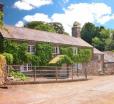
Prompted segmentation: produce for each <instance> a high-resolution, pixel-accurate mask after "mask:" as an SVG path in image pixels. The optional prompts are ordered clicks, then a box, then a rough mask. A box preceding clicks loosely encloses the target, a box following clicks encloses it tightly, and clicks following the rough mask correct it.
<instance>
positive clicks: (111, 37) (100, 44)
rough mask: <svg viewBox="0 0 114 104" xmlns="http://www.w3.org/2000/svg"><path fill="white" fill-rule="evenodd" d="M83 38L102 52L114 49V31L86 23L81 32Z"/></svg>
mask: <svg viewBox="0 0 114 104" xmlns="http://www.w3.org/2000/svg"><path fill="white" fill-rule="evenodd" d="M81 37H82V38H83V39H84V40H85V41H87V42H88V43H90V44H91V45H93V46H94V47H96V48H97V49H99V50H101V51H105V50H113V49H114V31H113V30H109V29H106V28H104V27H103V26H95V25H94V24H92V23H85V25H84V26H83V27H82V30H81Z"/></svg>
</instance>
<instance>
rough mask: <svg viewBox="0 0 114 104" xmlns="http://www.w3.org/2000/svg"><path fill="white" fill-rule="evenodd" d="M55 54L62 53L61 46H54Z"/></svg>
mask: <svg viewBox="0 0 114 104" xmlns="http://www.w3.org/2000/svg"><path fill="white" fill-rule="evenodd" d="M53 54H60V50H59V46H55V47H54V49H53Z"/></svg>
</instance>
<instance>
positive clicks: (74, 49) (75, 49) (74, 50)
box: [73, 47, 78, 55]
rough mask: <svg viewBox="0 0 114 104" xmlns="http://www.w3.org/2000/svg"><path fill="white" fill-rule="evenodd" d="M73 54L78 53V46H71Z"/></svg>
mask: <svg viewBox="0 0 114 104" xmlns="http://www.w3.org/2000/svg"><path fill="white" fill-rule="evenodd" d="M73 54H74V55H77V54H78V48H77V47H73Z"/></svg>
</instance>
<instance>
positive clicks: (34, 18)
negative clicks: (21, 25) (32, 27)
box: [23, 13, 51, 22]
mask: <svg viewBox="0 0 114 104" xmlns="http://www.w3.org/2000/svg"><path fill="white" fill-rule="evenodd" d="M23 20H24V21H26V22H31V21H45V22H51V19H50V18H49V17H48V15H46V14H43V13H36V14H34V15H27V16H25V17H24V18H23Z"/></svg>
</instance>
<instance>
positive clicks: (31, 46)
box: [28, 45, 35, 54]
mask: <svg viewBox="0 0 114 104" xmlns="http://www.w3.org/2000/svg"><path fill="white" fill-rule="evenodd" d="M28 52H30V53H31V54H34V53H35V46H34V45H28Z"/></svg>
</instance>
